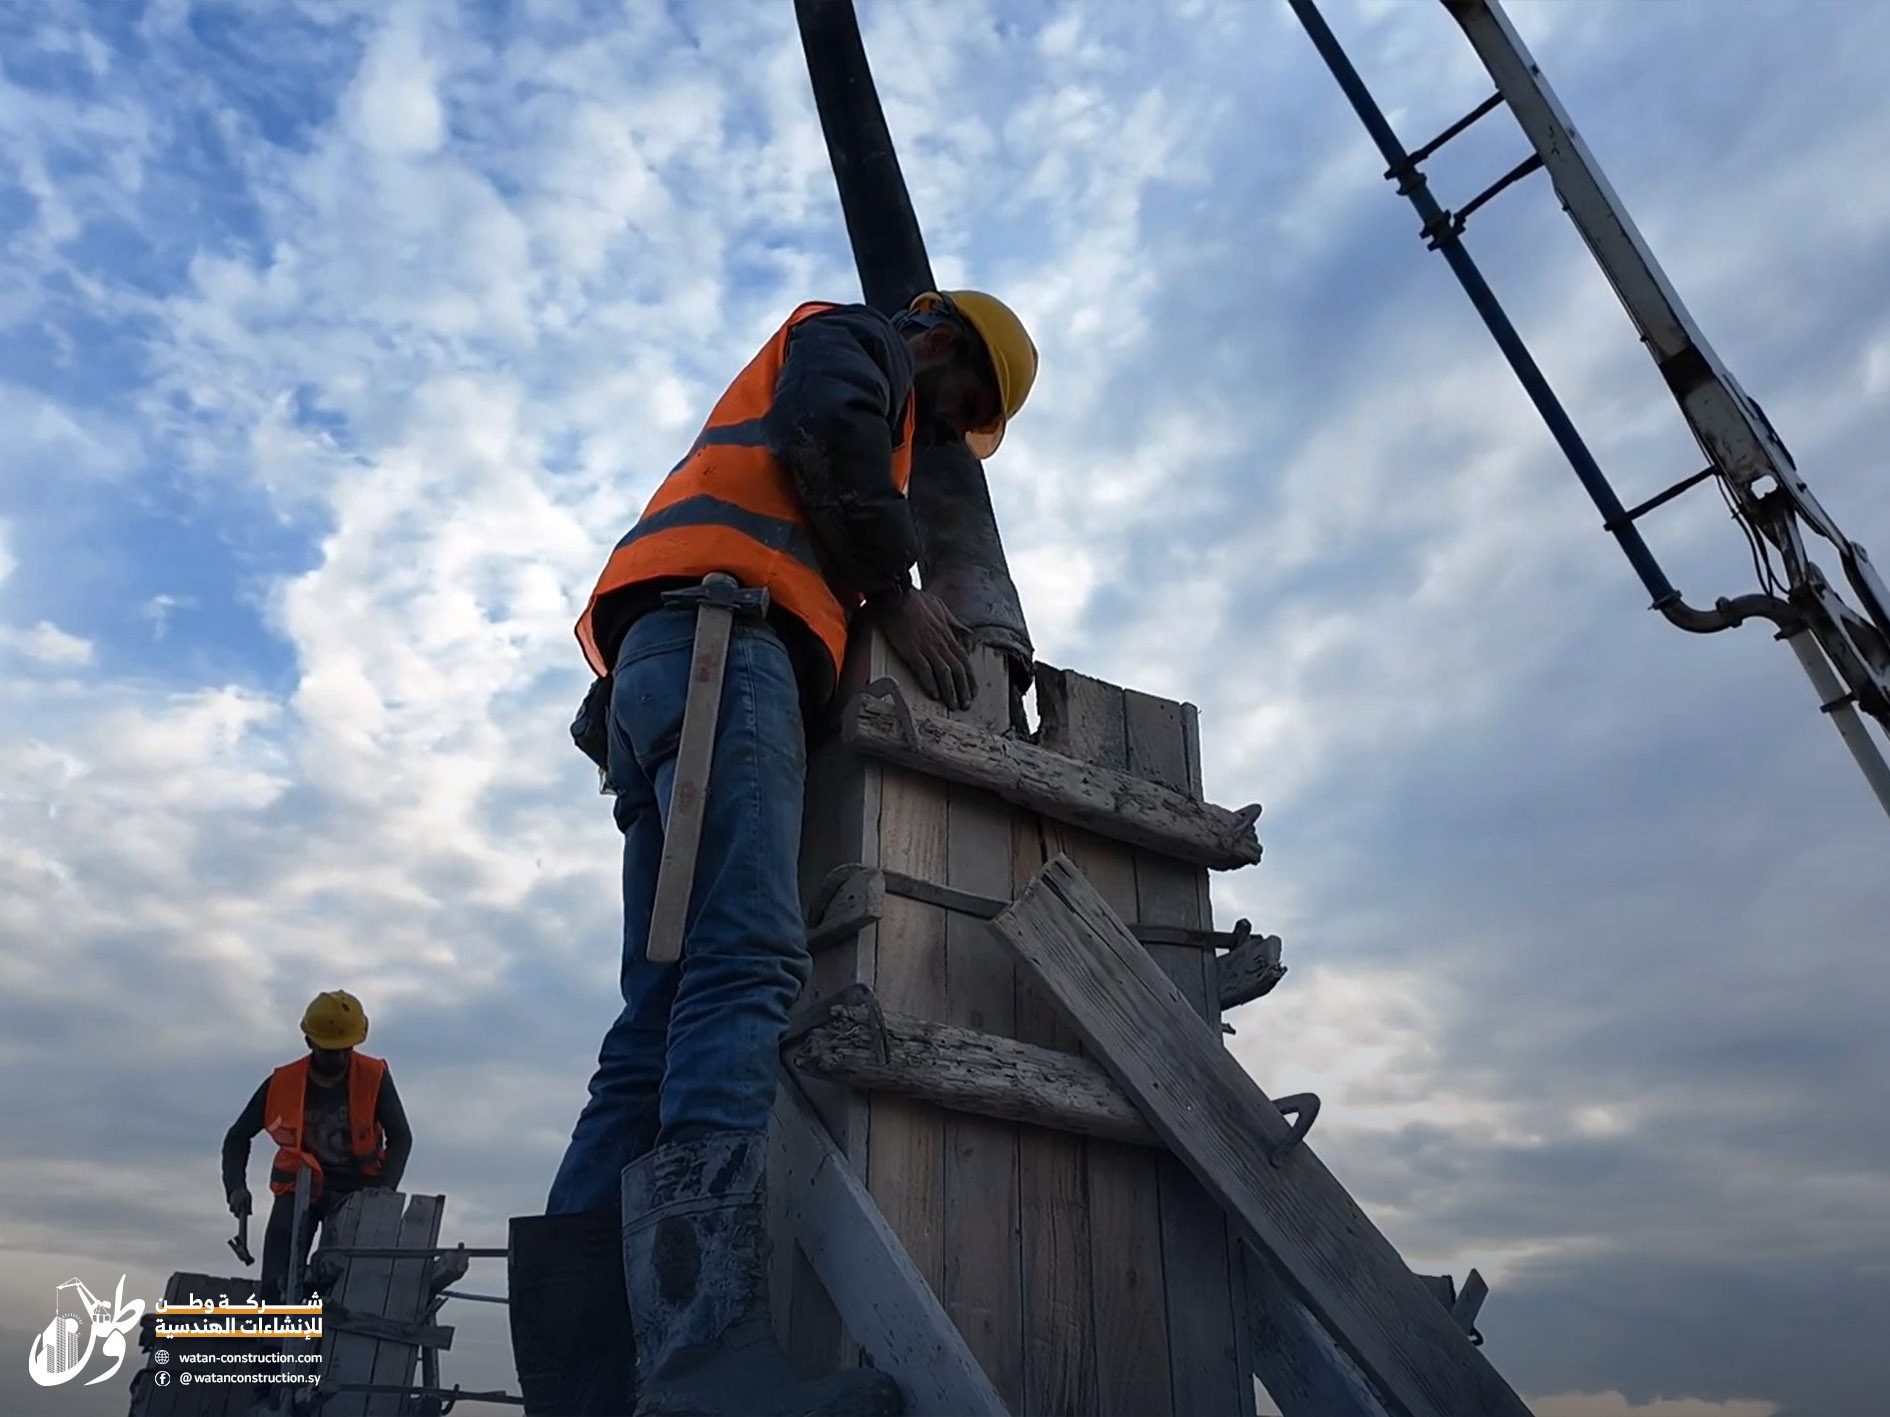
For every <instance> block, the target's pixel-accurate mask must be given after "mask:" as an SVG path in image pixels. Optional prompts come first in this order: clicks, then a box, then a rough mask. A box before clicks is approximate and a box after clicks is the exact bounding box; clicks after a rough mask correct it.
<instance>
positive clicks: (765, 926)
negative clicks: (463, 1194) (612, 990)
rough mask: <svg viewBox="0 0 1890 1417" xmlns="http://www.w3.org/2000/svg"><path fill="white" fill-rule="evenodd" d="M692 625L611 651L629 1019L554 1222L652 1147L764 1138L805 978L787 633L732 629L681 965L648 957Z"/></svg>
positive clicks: (633, 634) (607, 1040)
mask: <svg viewBox="0 0 1890 1417" xmlns="http://www.w3.org/2000/svg"><path fill="white" fill-rule="evenodd" d="M695 628H696V616H695V611H694V609H693V608H689V609H685V608H680V607H679V608H674V609H671V608H667V607H666V608H664V609H660V610H653V611H650V612H649V613H647V614H645V615H642V616H640V617H639V618H638V619H637V620H636V621H635V622H634V623H633V624H632V625H631V627H630V631H629V633H628V634H627V635H625V636H624V641H623V646H622V648H621V649H619V651H618V653H617V665H616V681H615V686H614V688H613V689H612V693H611V701H610V770H609V780H610V785H611V786H612V787H613V788H615V789H616V792H617V801H616V815H617V826H618V828H619V829H620V830H621V831H622V832H623V921H624V924H623V972H622V985H623V1012H622V1013H620V1014H619V1015H618V1016H617V1021H616V1022H615V1023H613V1024H612V1025H611V1026H610V1031H609V1032H608V1033H606V1034H605V1035H604V1045H603V1048H602V1049H601V1050H600V1052H599V1053H598V1058H597V1071H596V1072H595V1073H594V1074H593V1075H592V1077H591V1088H590V1092H591V1095H590V1101H589V1102H587V1103H586V1104H585V1107H584V1111H583V1113H582V1114H581V1115H580V1116H579V1117H578V1121H577V1126H576V1128H575V1129H574V1130H573V1131H572V1133H571V1144H570V1146H569V1147H568V1148H567V1149H566V1151H565V1154H564V1161H563V1163H562V1164H561V1165H560V1166H559V1167H558V1175H557V1179H556V1180H555V1181H553V1182H552V1186H551V1195H550V1198H549V1199H548V1200H547V1201H546V1203H545V1213H546V1214H547V1215H565V1214H572V1213H576V1212H579V1211H586V1210H596V1209H601V1208H603V1207H606V1206H614V1205H616V1204H617V1197H618V1177H619V1173H621V1172H622V1170H623V1168H624V1167H625V1166H627V1165H629V1164H630V1162H632V1161H634V1160H636V1159H637V1158H638V1157H639V1156H641V1155H643V1154H644V1153H645V1152H647V1151H649V1150H650V1149H651V1148H652V1147H653V1146H656V1145H659V1144H660V1143H664V1142H672V1141H685V1140H688V1139H689V1138H691V1137H694V1136H699V1135H701V1134H703V1133H706V1132H715V1131H760V1130H763V1129H765V1128H766V1127H767V1125H768V1113H769V1109H770V1108H771V1107H772V1106H773V1103H774V1081H775V1058H776V1053H777V1050H778V1049H779V1047H780V1042H781V1034H782V1032H783V1031H784V1030H785V1029H786V1027H787V1018H788V1010H789V1008H790V1007H791V1006H792V1005H793V1003H794V999H795V996H796V995H797V994H799V993H800V990H801V986H802V985H803V984H804V983H806V981H807V976H808V973H809V970H810V968H811V965H810V961H809V959H808V954H807V944H806V937H805V932H804V929H803V926H802V922H801V907H800V887H799V882H798V863H799V856H800V837H801V795H802V791H803V788H804V784H805V778H806V770H807V748H806V742H805V738H804V736H803V730H802V724H801V703H800V693H799V690H798V688H797V686H796V683H795V679H794V667H793V664H792V663H791V661H790V659H789V656H788V652H787V649H786V647H785V646H784V645H783V644H782V642H781V639H780V637H779V636H778V635H777V634H776V633H775V632H774V630H773V629H772V628H770V627H769V626H767V625H765V624H760V623H757V622H754V621H746V620H740V619H738V620H737V621H736V622H735V630H734V635H733V637H732V638H731V640H730V642H729V653H728V670H727V673H726V675H725V677H724V679H723V683H722V710H721V717H720V719H719V721H718V722H717V724H716V730H715V761H714V766H713V767H712V768H711V770H710V773H709V794H708V803H707V807H706V809H705V811H704V814H703V822H702V844H701V848H700V851H699V853H698V855H697V858H696V880H695V889H694V891H693V893H692V895H691V897H690V903H689V914H688V918H687V924H686V926H685V928H684V932H683V953H682V959H681V960H679V961H677V962H676V963H673V964H653V963H651V962H650V960H649V959H648V958H646V957H645V954H644V946H645V944H646V943H647V940H648V936H649V924H650V903H651V901H652V900H653V899H654V897H655V895H656V871H657V864H658V862H659V860H660V859H661V857H662V852H663V820H664V818H665V817H666V816H667V814H668V811H669V799H670V791H671V789H672V787H673V786H674V784H675V780H676V747H677V740H678V738H679V736H680V735H681V733H682V720H683V703H684V699H685V696H686V695H687V693H688V688H689V664H690V653H691V648H692V646H693V643H694V640H695Z"/></svg>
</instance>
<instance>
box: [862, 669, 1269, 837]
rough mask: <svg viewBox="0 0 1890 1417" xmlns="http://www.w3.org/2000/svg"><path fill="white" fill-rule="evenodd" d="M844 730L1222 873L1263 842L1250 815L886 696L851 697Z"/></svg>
mask: <svg viewBox="0 0 1890 1417" xmlns="http://www.w3.org/2000/svg"><path fill="white" fill-rule="evenodd" d="M908 724H909V725H910V726H911V729H912V735H913V736H912V737H911V738H910V739H908V737H907V725H908ZM841 731H842V734H843V736H844V737H845V739H846V741H847V742H849V743H851V744H853V745H854V746H855V747H856V748H858V749H859V750H860V751H861V752H863V753H869V754H871V755H873V756H875V757H879V758H884V759H886V760H887V761H888V762H895V763H901V764H903V765H905V766H907V767H911V768H917V769H918V770H920V771H922V772H925V773H927V774H929V775H931V776H933V777H937V778H941V779H944V780H946V781H949V782H958V783H964V784H966V785H967V786H970V787H981V788H983V789H984V790H986V791H987V792H992V793H995V794H996V795H997V796H999V797H1001V798H1003V799H1004V800H1005V801H1007V802H1013V803H1015V804H1017V805H1018V806H1020V807H1025V808H1028V809H1029V810H1031V811H1034V812H1041V813H1043V814H1044V815H1045V816H1047V817H1053V818H1055V819H1056V820H1058V821H1061V822H1069V823H1071V824H1072V825H1075V826H1080V827H1086V828H1088V829H1089V830H1091V831H1095V832H1097V833H1099V834H1100V835H1103V836H1107V837H1110V838H1112V839H1114V840H1117V841H1125V842H1128V843H1130V844H1131V845H1135V846H1146V847H1149V848H1150V849H1152V850H1156V851H1160V852H1162V853H1163V854H1165V855H1169V856H1174V857H1178V858H1180V859H1182V860H1185V861H1192V862H1195V863H1197V864H1199V865H1203V866H1213V867H1217V868H1219V869H1222V870H1231V869H1233V868H1235V867H1239V866H1250V865H1252V864H1253V863H1254V862H1256V861H1258V860H1259V859H1260V842H1259V839H1258V838H1257V837H1256V836H1255V835H1254V828H1253V817H1252V815H1249V813H1248V812H1245V811H1243V812H1233V811H1230V810H1228V809H1227V808H1225V807H1217V806H1214V805H1213V804H1212V803H1208V802H1197V801H1195V799H1194V798H1192V797H1190V796H1188V795H1187V794H1186V793H1183V792H1177V791H1175V790H1174V789H1173V788H1168V787H1163V786H1160V785H1159V784H1157V783H1152V782H1148V781H1145V780H1143V779H1141V778H1137V777H1132V776H1130V775H1129V774H1128V773H1125V772H1120V771H1116V770H1114V769H1110V768H1105V767H1099V766H1097V765H1096V764H1093V763H1080V762H1077V761H1075V760H1074V759H1071V758H1067V757H1065V756H1063V755H1062V754H1061V753H1056V752H1052V751H1051V750H1049V749H1047V748H1042V747H1039V746H1037V745H1035V744H1032V743H1027V742H1024V741H1023V740H1022V739H1018V738H1006V737H1000V736H998V735H996V734H993V733H990V732H987V731H985V730H983V729H981V728H978V727H976V726H974V725H972V724H967V723H960V722H957V721H956V720H953V719H951V718H947V717H945V716H944V715H943V714H939V713H928V712H923V711H918V710H914V711H913V712H911V713H909V714H907V713H904V712H902V710H901V708H900V707H899V706H898V705H896V704H895V703H894V701H893V700H892V699H891V698H889V697H884V696H877V695H871V694H863V695H861V696H859V697H857V698H855V699H854V700H853V702H852V703H850V704H849V705H848V706H847V711H846V715H845V718H844V719H843V726H842V730H841Z"/></svg>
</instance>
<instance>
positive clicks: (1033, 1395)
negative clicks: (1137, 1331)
mask: <svg viewBox="0 0 1890 1417" xmlns="http://www.w3.org/2000/svg"><path fill="white" fill-rule="evenodd" d="M1042 826H1043V822H1042V818H1040V817H1038V816H1037V815H1036V814H1035V813H1028V812H1016V813H1014V814H1013V815H1012V820H1011V837H1012V861H1013V868H1012V870H1013V878H1014V879H1016V880H1029V879H1030V878H1031V877H1033V876H1035V875H1036V874H1037V872H1038V871H1039V870H1041V869H1042V868H1043V859H1044V858H1043V845H1044V843H1043V831H1042ZM1016 997H1017V1015H1016V1020H1015V1022H1016V1031H1017V1037H1018V1038H1019V1039H1021V1040H1032V1039H1034V1040H1036V1043H1035V1044H1033V1043H1030V1042H1023V1043H1020V1044H1019V1046H1020V1047H1035V1046H1037V1044H1043V1045H1049V1046H1048V1047H1045V1048H1044V1049H1043V1051H1045V1052H1048V1053H1050V1054H1051V1055H1052V1056H1053V1057H1057V1058H1067V1059H1069V1060H1070V1062H1072V1063H1075V1064H1078V1065H1079V1066H1081V1067H1084V1068H1088V1067H1090V1066H1092V1065H1091V1064H1089V1063H1088V1062H1086V1061H1084V1060H1082V1059H1079V1058H1078V1057H1077V1056H1076V1054H1075V1051H1074V1050H1075V1049H1076V1047H1077V1043H1076V1035H1075V1034H1074V1033H1073V1032H1071V1031H1070V1029H1069V1026H1068V1025H1067V1024H1065V1023H1064V1022H1063V1021H1062V1018H1061V1015H1059V1014H1058V1012H1057V1010H1056V1006H1055V1005H1054V1004H1052V1003H1051V1002H1050V1001H1049V1000H1048V999H1047V998H1046V997H1045V996H1044V995H1043V994H1042V993H1041V992H1039V991H1037V990H1034V989H1031V988H1029V987H1028V986H1027V985H1026V984H1025V982H1024V981H1023V980H1022V979H1021V978H1019V979H1018V980H1017V981H1016ZM1131 1110H1133V1109H1131ZM1137 1120H1138V1122H1139V1121H1140V1117H1139V1116H1138V1118H1137ZM1086 1153H1087V1148H1086V1144H1085V1142H1084V1141H1083V1139H1082V1138H1081V1137H1079V1136H1066V1135H1062V1134H1059V1133H1054V1132H1045V1131H1024V1132H1021V1133H1020V1134H1019V1136H1018V1142H1017V1181H1018V1199H1019V1205H1018V1226H1019V1234H1018V1240H1019V1244H1018V1253H1019V1260H1020V1264H1021V1275H1020V1278H1021V1280H1022V1284H1023V1303H1024V1396H1023V1400H1022V1402H1021V1404H1020V1405H1019V1408H1018V1410H1019V1411H1020V1412H1025V1413H1030V1414H1032V1417H1037V1414H1056V1417H1062V1414H1072V1417H1073V1415H1074V1414H1088V1413H1093V1412H1097V1411H1099V1410H1100V1408H1099V1406H1098V1401H1097V1389H1096V1341H1097V1334H1096V1326H1095V1319H1094V1313H1095V1306H1094V1299H1093V1287H1092V1285H1091V1282H1090V1255H1089V1219H1090V1203H1089V1194H1088V1192H1089V1186H1088V1180H1087V1175H1086V1170H1087V1166H1088V1161H1087V1156H1086Z"/></svg>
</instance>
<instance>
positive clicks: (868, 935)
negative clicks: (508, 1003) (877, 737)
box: [770, 624, 889, 1369]
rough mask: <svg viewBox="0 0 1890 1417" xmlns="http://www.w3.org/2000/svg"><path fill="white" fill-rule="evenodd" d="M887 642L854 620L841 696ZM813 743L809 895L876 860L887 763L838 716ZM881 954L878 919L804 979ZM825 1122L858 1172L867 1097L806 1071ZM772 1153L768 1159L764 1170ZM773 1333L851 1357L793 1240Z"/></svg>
mask: <svg viewBox="0 0 1890 1417" xmlns="http://www.w3.org/2000/svg"><path fill="white" fill-rule="evenodd" d="M888 669H889V651H888V650H887V649H886V646H885V643H884V641H883V640H882V639H881V638H880V637H879V636H878V635H876V634H874V633H872V631H871V628H870V626H867V625H864V624H861V625H859V626H856V628H855V633H854V634H853V636H852V638H851V640H850V641H849V643H848V647H847V660H846V663H845V665H844V666H843V667H842V670H841V676H840V689H839V693H840V694H841V695H843V696H844V695H850V694H852V693H856V692H858V690H859V689H860V687H861V686H863V685H864V684H866V683H868V682H869V681H871V680H873V679H877V678H880V677H881V676H883V675H884V674H886V673H887V672H888ZM809 733H810V736H811V738H812V740H813V741H812V745H811V747H810V752H809V756H808V765H807V783H806V798H805V810H804V813H803V816H802V822H801V898H802V900H803V901H804V902H809V903H812V902H813V900H814V898H815V896H816V893H817V892H818V890H819V888H820V886H821V884H822V882H823V881H824V880H825V879H826V877H827V874H828V873H829V872H830V871H831V870H832V869H833V868H834V867H836V866H838V865H841V864H843V863H845V862H862V863H864V864H865V865H867V866H868V867H872V868H877V866H878V864H879V789H880V778H881V775H882V772H883V771H884V769H883V768H882V766H881V765H880V764H879V763H878V762H876V761H874V760H872V759H870V758H864V757H862V756H861V755H859V754H858V753H855V752H854V751H853V750H852V749H851V748H849V747H847V746H846V745H845V744H843V743H841V742H840V741H839V740H838V737H837V736H836V731H835V725H834V724H832V723H830V722H824V721H821V720H818V719H817V720H816V721H815V722H813V723H810V724H809ZM877 958H878V924H877V922H876V921H875V922H872V923H868V924H866V925H865V926H863V927H862V928H861V929H860V930H858V931H853V932H847V933H843V934H840V935H839V936H838V937H837V938H835V939H832V940H829V941H825V942H823V944H822V948H820V949H819V950H817V951H815V953H814V962H813V972H812V975H811V977H810V978H809V980H808V984H807V990H808V994H809V996H810V997H820V996H823V995H827V994H832V993H834V992H836V991H837V990H839V989H841V988H843V987H845V986H846V985H848V984H851V983H854V982H856V981H857V982H860V983H864V984H866V985H868V986H869V987H870V986H871V985H872V984H873V983H874V965H875V962H876V960H877ZM803 1090H804V1092H805V1094H806V1096H807V1098H808V1100H809V1101H810V1102H811V1103H812V1104H813V1106H814V1108H815V1110H816V1111H817V1112H818V1113H819V1114H820V1117H821V1120H822V1121H824V1122H825V1123H826V1124H827V1129H828V1132H829V1134H830V1135H831V1136H832V1137H833V1138H834V1140H835V1141H836V1143H837V1144H838V1145H839V1147H840V1149H841V1150H842V1151H843V1152H844V1153H846V1155H847V1156H848V1158H849V1160H850V1162H851V1164H852V1165H853V1166H854V1168H855V1169H856V1171H858V1172H859V1174H861V1175H862V1176H863V1175H865V1172H866V1166H867V1160H868V1146H867V1135H868V1131H869V1129H870V1126H871V1121H872V1116H871V1111H870V1107H869V1104H868V1102H867V1100H866V1099H865V1098H863V1097H860V1096H858V1095H856V1094H855V1093H853V1092H852V1091H851V1090H850V1089H848V1088H845V1087H838V1086H834V1085H832V1084H829V1083H825V1082H821V1081H819V1080H818V1079H809V1080H808V1081H807V1084H806V1086H805V1088H804V1089H803ZM777 1160H778V1158H775V1157H772V1156H771V1159H770V1167H771V1169H772V1168H773V1167H774V1166H775V1165H776V1163H777ZM777 1200H778V1198H777V1197H775V1196H773V1195H772V1193H771V1195H770V1202H771V1220H775V1219H778V1205H777V1204H776V1202H777ZM770 1292H771V1298H772V1301H773V1306H774V1315H775V1324H776V1329H777V1331H778V1332H780V1333H781V1334H783V1335H784V1336H785V1337H786V1341H787V1345H788V1349H789V1351H790V1352H792V1353H794V1354H795V1355H796V1357H797V1358H798V1359H803V1360H804V1361H806V1362H807V1363H808V1364H809V1365H810V1366H811V1367H813V1368H815V1369H829V1368H833V1367H836V1366H846V1365H850V1364H851V1363H852V1362H854V1361H855V1354H854V1353H853V1351H852V1348H851V1343H850V1340H848V1338H847V1337H846V1335H845V1334H844V1333H843V1332H842V1329H841V1325H840V1319H839V1315H838V1314H837V1313H835V1312H834V1308H833V1305H832V1303H831V1302H830V1301H829V1300H828V1297H827V1294H826V1291H825V1290H824V1289H823V1288H822V1287H821V1285H820V1283H819V1282H818V1280H816V1279H815V1278H814V1275H813V1271H812V1269H811V1268H810V1267H809V1266H808V1263H807V1259H806V1256H804V1255H801V1254H799V1253H798V1252H797V1251H796V1250H795V1249H794V1247H793V1246H792V1245H779V1246H776V1248H775V1252H774V1270H773V1275H772V1282H771V1285H770Z"/></svg>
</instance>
